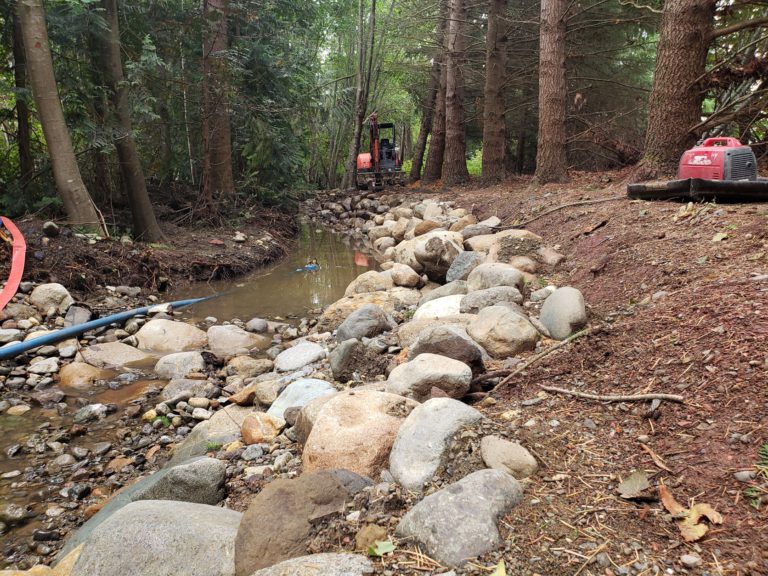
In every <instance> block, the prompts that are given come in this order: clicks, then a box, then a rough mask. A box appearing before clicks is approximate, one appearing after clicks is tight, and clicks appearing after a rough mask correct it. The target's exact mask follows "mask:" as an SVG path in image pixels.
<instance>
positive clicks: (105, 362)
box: [80, 342, 152, 368]
mask: <svg viewBox="0 0 768 576" xmlns="http://www.w3.org/2000/svg"><path fill="white" fill-rule="evenodd" d="M80 358H81V359H82V360H83V362H87V363H88V364H90V365H91V366H95V367H96V368H124V367H131V366H143V365H145V364H146V363H148V362H151V361H152V356H150V355H149V354H147V353H145V352H142V351H141V350H138V349H136V348H134V347H133V346H128V344H123V343H122V342H106V343H104V344H92V345H91V346H88V347H87V348H83V349H82V350H80Z"/></svg>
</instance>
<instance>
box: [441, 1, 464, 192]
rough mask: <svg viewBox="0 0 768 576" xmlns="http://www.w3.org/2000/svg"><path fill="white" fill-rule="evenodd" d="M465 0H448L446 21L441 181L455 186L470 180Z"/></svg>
mask: <svg viewBox="0 0 768 576" xmlns="http://www.w3.org/2000/svg"><path fill="white" fill-rule="evenodd" d="M465 20H466V10H465V8H464V0H451V10H450V18H449V21H448V41H447V44H448V65H447V66H446V68H447V71H446V78H445V154H444V157H443V185H445V186H454V185H456V184H462V183H464V182H466V181H467V180H469V171H468V170H467V136H466V126H464V71H463V66H464V59H465V57H466V54H465V50H466V48H465V46H466V40H465V35H464V22H465Z"/></svg>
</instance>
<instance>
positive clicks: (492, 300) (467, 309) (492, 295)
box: [459, 286, 523, 314]
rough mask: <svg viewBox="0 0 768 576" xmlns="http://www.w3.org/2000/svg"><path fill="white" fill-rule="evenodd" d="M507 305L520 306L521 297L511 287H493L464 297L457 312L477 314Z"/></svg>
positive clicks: (517, 291)
mask: <svg viewBox="0 0 768 576" xmlns="http://www.w3.org/2000/svg"><path fill="white" fill-rule="evenodd" d="M508 303H512V304H522V303H523V295H522V294H520V291H519V290H518V289H517V288H515V287H513V286H495V287H493V288H486V289H485V290H475V291H474V292H470V293H469V294H467V295H466V296H464V298H463V300H462V301H461V305H460V306H459V311H460V312H461V313H462V314H477V313H478V312H480V310H482V309H483V308H488V307H489V306H496V305H505V304H508Z"/></svg>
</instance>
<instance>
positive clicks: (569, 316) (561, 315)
mask: <svg viewBox="0 0 768 576" xmlns="http://www.w3.org/2000/svg"><path fill="white" fill-rule="evenodd" d="M539 319H540V320H541V323H542V324H544V326H545V327H546V328H547V330H548V331H549V333H550V335H551V336H552V338H555V339H556V340H565V339H566V338H568V336H570V335H571V334H573V333H575V332H578V331H579V330H581V329H582V328H584V326H586V325H587V308H586V305H585V304H584V296H582V294H581V292H580V291H578V290H577V289H576V288H571V287H570V286H564V287H563V288H558V289H557V290H555V291H554V292H553V293H552V294H551V295H550V296H549V297H548V298H547V299H546V300H545V301H544V305H543V306H542V307H541V315H540V317H539Z"/></svg>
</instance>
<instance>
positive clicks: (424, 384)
mask: <svg viewBox="0 0 768 576" xmlns="http://www.w3.org/2000/svg"><path fill="white" fill-rule="evenodd" d="M471 382H472V369H471V368H470V367H469V366H467V365H466V364H464V362H460V361H459V360H454V359H453V358H448V357H446V356H438V355H437V354H429V353H426V354H419V355H418V356H416V358H414V359H413V360H411V361H410V362H405V363H404V364H400V365H399V366H397V367H396V368H395V369H394V370H392V372H390V374H389V378H387V386H386V388H385V391H386V392H389V393H390V394H399V395H400V396H405V397H407V398H413V399H414V400H416V401H417V402H423V401H424V400H428V399H429V398H430V397H431V395H432V388H433V387H434V388H439V389H441V390H442V391H443V392H445V393H446V394H447V395H448V396H450V397H451V398H461V397H462V396H464V395H465V394H466V393H467V392H468V391H469V385H470V383H471Z"/></svg>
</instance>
